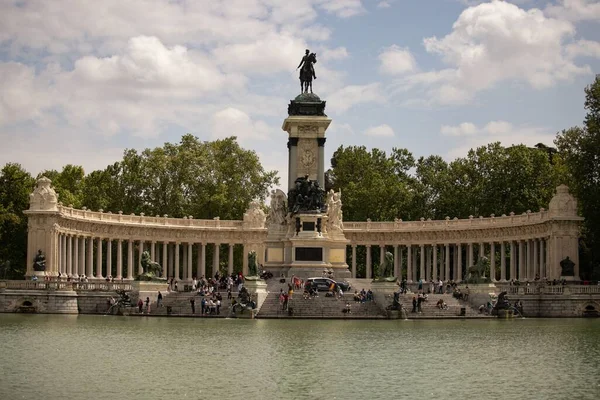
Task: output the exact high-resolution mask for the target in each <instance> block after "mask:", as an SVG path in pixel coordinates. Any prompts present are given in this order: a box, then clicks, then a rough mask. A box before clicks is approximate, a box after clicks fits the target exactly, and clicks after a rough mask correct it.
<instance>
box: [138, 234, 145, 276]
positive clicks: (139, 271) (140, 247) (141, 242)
mask: <svg viewBox="0 0 600 400" xmlns="http://www.w3.org/2000/svg"><path fill="white" fill-rule="evenodd" d="M143 252H144V241H143V240H140V246H139V247H138V262H137V264H138V275H141V274H143V273H144V268H143V267H142V253H143Z"/></svg>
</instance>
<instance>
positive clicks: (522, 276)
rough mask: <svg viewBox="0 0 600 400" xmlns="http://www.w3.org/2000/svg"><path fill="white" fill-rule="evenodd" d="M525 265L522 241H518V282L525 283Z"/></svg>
mask: <svg viewBox="0 0 600 400" xmlns="http://www.w3.org/2000/svg"><path fill="white" fill-rule="evenodd" d="M526 267H527V264H526V262H525V249H524V246H523V241H522V240H519V281H525V279H527V271H526V270H525V268H526Z"/></svg>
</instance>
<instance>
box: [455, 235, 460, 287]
mask: <svg viewBox="0 0 600 400" xmlns="http://www.w3.org/2000/svg"><path fill="white" fill-rule="evenodd" d="M456 247H457V249H458V264H457V266H456V274H455V275H456V276H455V277H454V280H455V281H456V282H462V243H459V244H457V245H456Z"/></svg>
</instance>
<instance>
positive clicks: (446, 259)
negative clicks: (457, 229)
mask: <svg viewBox="0 0 600 400" xmlns="http://www.w3.org/2000/svg"><path fill="white" fill-rule="evenodd" d="M445 262H446V269H445V273H444V276H443V278H442V279H443V280H444V281H448V280H450V243H446V257H445ZM444 290H445V289H444Z"/></svg>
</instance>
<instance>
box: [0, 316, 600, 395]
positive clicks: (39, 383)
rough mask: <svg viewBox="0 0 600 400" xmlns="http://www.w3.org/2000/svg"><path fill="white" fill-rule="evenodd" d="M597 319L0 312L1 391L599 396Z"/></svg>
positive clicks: (5, 393)
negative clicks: (346, 318)
mask: <svg viewBox="0 0 600 400" xmlns="http://www.w3.org/2000/svg"><path fill="white" fill-rule="evenodd" d="M599 372H600V320H583V319H554V320H550V319H525V320H513V321H499V320H485V321H472V320H471V321H301V320H296V321H290V320H284V321H276V320H272V321H271V320H234V319H231V320H230V319H227V320H223V319H184V318H144V317H142V318H139V317H131V318H129V317H110V316H109V317H102V316H59V315H14V314H0V399H3V400H4V399H6V400H11V399H94V400H97V399H127V400H129V399H144V400H147V399H303V398H306V399H391V398H407V399H417V398H435V399H445V398H452V399H460V400H462V399H598V398H600V377H599V375H598V373H599Z"/></svg>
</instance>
